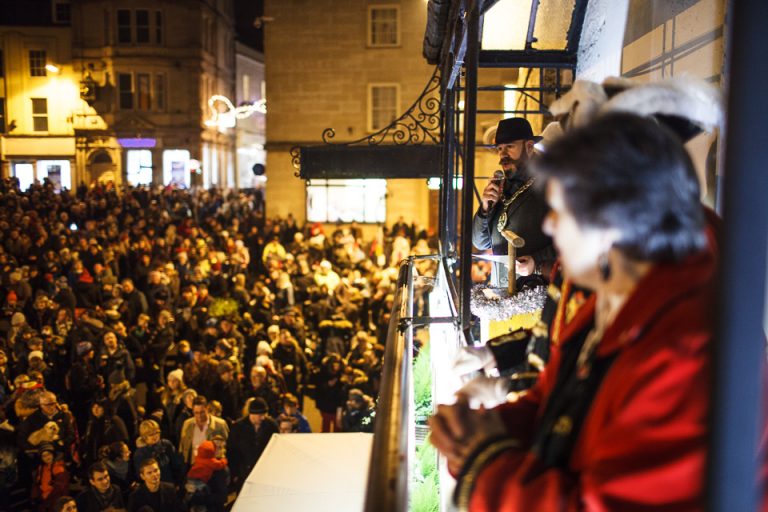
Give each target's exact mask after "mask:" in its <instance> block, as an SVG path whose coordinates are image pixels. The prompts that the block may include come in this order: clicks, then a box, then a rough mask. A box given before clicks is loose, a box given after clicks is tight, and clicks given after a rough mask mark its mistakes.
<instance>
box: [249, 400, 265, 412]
mask: <svg viewBox="0 0 768 512" xmlns="http://www.w3.org/2000/svg"><path fill="white" fill-rule="evenodd" d="M268 411H269V407H268V406H267V402H266V401H265V400H264V399H263V398H261V397H258V396H257V397H256V398H254V399H253V400H251V403H249V404H248V414H267V412H268Z"/></svg>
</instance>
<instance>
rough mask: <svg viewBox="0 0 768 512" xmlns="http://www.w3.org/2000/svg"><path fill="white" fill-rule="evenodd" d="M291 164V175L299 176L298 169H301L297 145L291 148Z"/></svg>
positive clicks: (299, 149) (299, 150) (299, 152)
mask: <svg viewBox="0 0 768 512" xmlns="http://www.w3.org/2000/svg"><path fill="white" fill-rule="evenodd" d="M291 165H292V166H293V168H294V169H296V170H295V171H294V172H293V175H294V176H296V177H297V178H298V177H299V169H301V148H300V147H299V146H293V147H292V148H291Z"/></svg>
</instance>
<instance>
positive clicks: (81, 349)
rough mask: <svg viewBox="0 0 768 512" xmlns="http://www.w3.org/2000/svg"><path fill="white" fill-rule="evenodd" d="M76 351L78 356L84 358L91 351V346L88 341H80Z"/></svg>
mask: <svg viewBox="0 0 768 512" xmlns="http://www.w3.org/2000/svg"><path fill="white" fill-rule="evenodd" d="M75 350H76V351H77V355H78V356H84V355H85V354H87V353H88V352H90V351H91V350H93V345H91V342H90V341H81V342H80V343H78V344H77V347H76V349H75Z"/></svg>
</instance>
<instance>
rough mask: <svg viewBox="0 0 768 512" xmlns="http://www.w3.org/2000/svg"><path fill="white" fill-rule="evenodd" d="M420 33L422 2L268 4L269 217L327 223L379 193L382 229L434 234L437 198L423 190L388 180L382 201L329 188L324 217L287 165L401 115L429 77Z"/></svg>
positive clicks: (280, 0)
mask: <svg viewBox="0 0 768 512" xmlns="http://www.w3.org/2000/svg"><path fill="white" fill-rule="evenodd" d="M425 25H426V3H425V2H424V1H423V0H395V1H385V2H382V1H373V0H363V1H361V0H313V1H309V0H266V1H265V8H264V21H263V26H264V38H265V39H264V54H265V59H266V60H265V64H266V84H267V98H268V103H267V166H266V167H267V172H266V174H267V177H268V181H267V189H266V198H267V214H268V215H282V216H285V215H287V214H288V213H292V214H293V215H294V216H295V217H296V218H297V219H298V220H299V221H303V220H305V219H307V213H308V209H309V212H310V214H312V213H315V214H319V215H321V216H322V215H323V213H322V212H323V211H325V213H327V214H328V216H327V220H328V221H330V222H332V221H333V220H334V218H335V215H337V214H341V215H345V214H346V215H351V212H349V211H347V212H339V211H337V210H335V208H337V207H338V208H341V207H342V206H344V205H341V206H339V203H345V204H346V203H349V202H351V201H355V200H356V198H358V197H362V195H361V194H369V195H366V196H365V197H366V198H370V197H374V196H376V194H381V193H383V194H384V198H383V200H384V201H385V204H384V211H385V214H384V215H383V217H381V216H380V217H378V221H384V222H386V223H387V224H390V225H391V224H392V223H393V222H394V221H395V220H397V218H398V217H399V216H401V215H402V216H404V217H405V219H406V220H407V221H409V222H410V221H415V222H416V223H417V224H418V225H420V226H422V227H424V228H427V227H436V226H435V224H436V216H435V218H434V220H433V221H431V220H430V213H431V212H434V213H435V215H436V212H437V194H436V192H432V193H430V191H429V190H428V188H427V185H426V180H423V179H422V180H409V179H400V180H387V181H386V185H385V187H386V188H385V191H384V192H382V190H383V189H378V191H376V190H372V189H371V188H368V189H366V191H365V192H362V189H361V188H359V187H353V186H350V187H346V186H344V185H341V186H339V187H329V188H328V190H327V191H323V190H320V192H319V194H320V198H319V200H318V201H324V200H325V199H326V198H328V201H329V204H328V205H327V210H326V206H320V207H318V204H317V201H315V203H314V204H313V203H312V197H310V198H309V201H308V194H311V193H312V190H311V189H309V188H308V187H307V184H306V183H305V182H304V181H303V180H300V179H298V178H296V177H295V176H294V171H295V169H294V167H293V166H292V163H291V155H290V149H291V147H293V146H298V145H312V144H320V143H322V140H321V136H322V132H323V130H324V129H326V128H333V129H334V130H335V133H336V136H335V138H334V140H335V141H350V140H355V139H358V138H361V137H363V136H366V135H368V134H370V133H371V132H372V131H374V129H375V128H377V127H381V126H382V124H386V123H387V122H389V121H390V120H391V119H392V118H394V117H397V116H399V115H400V113H402V112H403V111H404V110H406V109H407V108H408V107H409V106H410V104H411V103H413V102H414V101H415V100H416V99H417V98H418V97H419V95H420V93H421V91H422V90H423V89H424V86H425V85H426V84H427V82H428V80H429V78H430V76H431V75H432V71H433V68H432V66H430V65H428V64H427V63H426V62H425V60H424V58H423V57H422V54H421V47H422V41H423V36H424V27H425ZM372 32H373V33H372ZM314 186H322V185H318V184H317V183H315V182H312V183H310V187H314ZM375 186H376V187H379V186H384V185H383V184H381V183H378V184H376V185H375ZM315 190H317V189H315ZM326 192H327V194H326ZM376 197H379V196H376ZM330 198H335V199H333V200H331V199H330ZM367 200H368V199H367ZM370 200H371V201H375V200H377V199H370ZM377 212H378V214H381V213H383V212H382V211H381V210H377ZM368 213H371V212H370V211H369V212H367V214H368ZM311 217H312V215H310V220H312V219H311ZM376 218H377V217H376V215H372V216H371V217H369V220H368V222H369V224H368V225H374V222H376V221H375V220H374V219H376Z"/></svg>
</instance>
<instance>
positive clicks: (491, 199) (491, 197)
mask: <svg viewBox="0 0 768 512" xmlns="http://www.w3.org/2000/svg"><path fill="white" fill-rule="evenodd" d="M503 187H504V171H501V170H497V171H494V173H493V178H491V179H490V181H488V184H487V185H486V186H485V189H484V190H483V195H482V197H481V198H480V200H481V203H482V208H483V211H484V212H485V213H488V212H490V211H491V209H492V208H493V205H495V204H496V203H498V201H499V199H500V198H501V193H502V190H503Z"/></svg>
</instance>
